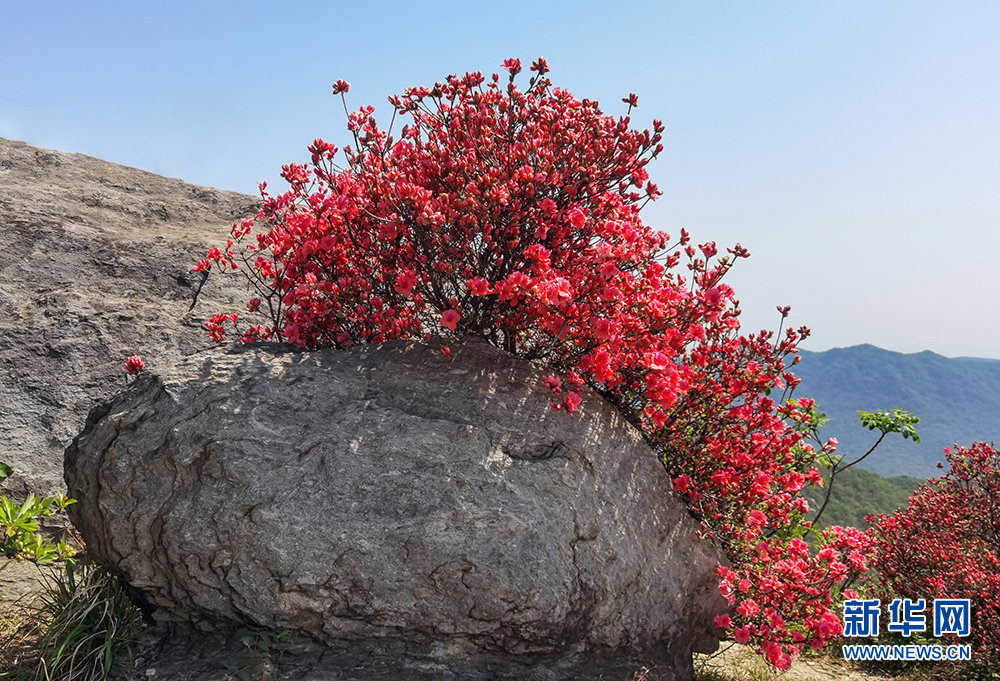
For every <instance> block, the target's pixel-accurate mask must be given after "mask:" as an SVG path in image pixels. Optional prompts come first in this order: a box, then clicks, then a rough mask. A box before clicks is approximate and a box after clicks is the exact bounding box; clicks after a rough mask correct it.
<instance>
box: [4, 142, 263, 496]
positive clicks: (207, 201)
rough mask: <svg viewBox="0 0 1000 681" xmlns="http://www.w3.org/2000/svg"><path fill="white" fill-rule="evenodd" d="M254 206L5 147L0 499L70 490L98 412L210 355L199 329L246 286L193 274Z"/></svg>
mask: <svg viewBox="0 0 1000 681" xmlns="http://www.w3.org/2000/svg"><path fill="white" fill-rule="evenodd" d="M258 205H259V200H258V199H255V198H254V197H252V196H247V195H244V194H237V193H234V192H226V191H219V190H217V189H210V188H208V187H198V186H194V185H190V184H186V183H184V182H182V181H181V180H173V179H168V178H165V177H160V176H158V175H153V174H152V173H147V172H144V171H142V170H136V169H135V168H126V167H125V166H120V165H116V164H114V163H108V162H106V161H101V160H98V159H96V158H90V157H88V156H82V155H79V154H64V153H61V152H58V151H50V150H48V149H38V148H36V147H31V146H28V145H27V144H24V143H22V142H13V141H10V140H5V139H0V235H2V237H3V238H2V239H0V461H5V462H7V463H9V464H10V465H11V466H13V468H14V472H15V475H14V476H13V477H12V478H10V479H9V480H7V481H6V483H5V485H4V488H3V493H4V494H8V495H13V496H15V497H18V496H20V497H23V496H24V495H25V494H26V493H27V492H34V493H35V494H38V495H48V494H53V493H56V492H58V491H60V490H61V489H62V487H63V480H62V459H63V452H64V450H65V449H66V447H67V446H68V445H69V443H70V442H71V441H72V438H73V436H74V435H76V434H77V433H79V432H80V429H81V428H82V427H83V424H84V422H85V420H86V417H87V413H88V412H89V411H90V410H91V408H93V407H94V405H95V404H98V403H99V402H101V401H103V400H107V399H110V398H111V397H112V396H113V395H114V394H115V393H116V392H117V391H119V390H121V388H122V387H123V383H124V376H125V373H124V371H123V369H122V365H123V363H124V362H125V359H126V358H127V357H128V355H134V354H139V355H143V357H144V358H145V359H146V362H147V366H149V367H150V368H155V367H156V366H157V364H158V363H160V362H169V361H170V360H173V359H176V358H178V357H181V356H183V355H185V354H188V353H190V352H193V351H195V350H197V349H199V348H203V347H207V346H208V345H209V341H208V337H207V334H206V333H205V331H204V329H203V328H201V324H202V323H203V322H204V321H205V320H207V319H208V317H209V316H210V315H211V314H213V313H215V312H223V311H225V312H230V311H238V310H239V307H240V303H239V302H238V301H240V300H245V294H244V293H243V289H244V285H243V283H242V282H241V281H240V280H239V277H219V276H216V275H212V276H211V277H210V278H209V280H208V282H207V283H206V284H205V286H204V288H203V289H202V291H201V294H200V296H199V297H198V303H197V305H196V306H195V307H194V309H193V310H189V308H190V307H191V303H192V300H193V298H194V294H195V290H196V289H197V287H198V285H199V283H200V281H201V275H198V274H193V273H192V272H191V267H192V266H193V265H194V263H195V262H197V260H198V258H200V257H204V253H205V251H206V250H207V249H208V248H209V247H211V246H216V245H219V244H220V243H223V244H224V243H225V239H226V237H227V236H228V234H229V229H230V227H231V225H232V223H233V221H234V220H236V219H237V218H240V217H244V216H247V215H253V214H254V213H256V211H257V207H258Z"/></svg>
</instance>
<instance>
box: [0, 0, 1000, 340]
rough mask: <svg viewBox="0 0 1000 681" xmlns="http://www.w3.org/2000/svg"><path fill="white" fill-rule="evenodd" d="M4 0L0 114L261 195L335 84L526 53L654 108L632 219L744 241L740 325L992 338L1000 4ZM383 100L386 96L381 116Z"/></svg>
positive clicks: (362, 91)
mask: <svg viewBox="0 0 1000 681" xmlns="http://www.w3.org/2000/svg"><path fill="white" fill-rule="evenodd" d="M611 7H612V4H611V3H587V2H544V3H542V2H517V1H511V2H506V3H482V4H474V3H454V2H420V3H412V2H411V3H392V2H381V3H379V2H374V3H369V4H363V3H350V4H347V3H332V2H331V3H320V2H300V3H294V4H293V3H286V4H281V3H255V2H216V3H201V2H186V1H176V2H171V3H159V2H146V3H124V2H122V3H114V2H99V1H95V2H90V3H68V2H66V3H57V2H45V1H44V0H39V1H37V2H32V3H26V2H12V1H8V0H0V34H2V35H3V41H2V42H0V64H2V66H0V137H6V138H10V139H16V140H23V141H25V142H28V143H30V144H34V145H37V146H42V147H47V148H54V149H59V150H61V151H68V152H79V153H84V154H88V155H91V156H97V157H99V158H103V159H106V160H108V161H114V162H116V163H122V164H125V165H130V166H135V167H138V168H143V169H145V170H149V171H152V172H155V173H159V174H162V175H166V176H170V177H180V178H183V179H184V180H186V181H188V182H193V183H197V184H203V185H209V186H214V187H219V188H223V189H232V190H236V191H243V192H246V193H256V186H257V183H258V182H260V181H261V180H267V181H268V183H269V185H270V186H271V187H272V188H276V187H280V186H281V181H280V180H279V179H278V173H279V171H280V167H281V165H282V164H283V163H288V162H292V161H298V162H302V161H305V160H306V159H307V158H308V154H307V152H306V151H305V148H306V146H307V145H308V144H309V142H310V141H312V139H314V138H316V137H324V138H326V139H327V140H329V141H331V142H335V143H339V144H340V145H341V146H343V144H344V143H345V142H346V140H347V133H346V130H345V127H344V124H345V120H344V113H343V110H342V109H341V108H340V102H339V99H338V98H334V97H333V96H332V94H331V89H330V86H331V84H332V83H333V81H334V80H336V79H337V78H344V79H346V80H348V81H350V82H351V84H352V89H351V92H350V95H349V104H350V105H351V106H352V107H355V108H356V107H358V106H361V105H363V104H374V105H375V106H376V109H377V113H382V114H386V113H388V112H389V107H388V105H387V104H386V103H385V98H386V96H387V95H389V94H391V93H395V92H399V91H401V90H402V89H403V88H405V87H407V86H410V85H418V84H431V83H433V82H434V81H435V80H440V79H442V78H443V77H444V76H446V75H447V74H449V73H461V72H465V71H475V70H481V71H483V72H486V73H491V72H493V71H497V70H499V67H500V62H501V61H502V60H503V59H504V58H506V57H511V56H516V57H520V58H521V59H522V60H523V61H524V62H525V63H528V62H530V61H531V60H532V59H534V58H536V57H538V56H539V55H542V56H545V57H546V58H547V59H548V60H549V62H550V64H551V65H552V73H551V76H552V79H553V81H554V83H555V84H556V85H558V86H561V87H565V88H567V89H569V90H571V91H572V92H573V93H574V94H576V95H577V96H578V97H580V98H583V97H587V98H590V99H597V100H600V101H601V102H602V103H603V104H604V109H605V111H606V112H607V113H611V114H619V113H623V109H624V106H623V105H621V104H620V98H621V97H623V96H625V95H627V94H628V93H629V92H636V93H638V94H639V104H640V105H639V109H638V110H637V111H636V112H635V114H634V115H633V120H634V121H635V122H636V124H637V125H641V126H643V127H645V126H647V125H648V124H649V122H650V121H652V119H654V118H659V119H662V120H663V121H664V123H665V124H666V133H665V143H666V150H665V152H664V153H663V154H662V155H661V156H660V158H659V159H658V160H657V161H656V162H654V163H653V164H652V165H651V166H650V174H651V177H652V179H653V181H654V182H656V183H657V184H659V186H660V187H661V189H663V190H664V191H665V195H664V196H663V197H662V199H661V200H660V201H659V202H658V203H657V204H655V205H653V206H651V207H650V208H647V209H646V211H644V216H645V219H646V221H647V222H648V223H650V224H651V225H653V226H654V227H657V228H659V229H663V230H666V231H668V232H670V233H671V234H676V233H677V230H678V229H679V228H681V227H685V228H687V229H688V230H689V231H690V232H691V233H692V235H693V237H694V238H695V239H696V240H697V241H700V242H703V241H709V240H715V241H717V242H718V243H719V244H720V245H732V244H733V243H736V242H737V241H739V242H742V243H743V245H744V246H746V247H747V248H748V249H749V250H750V252H751V253H752V257H751V258H750V259H749V260H747V261H742V262H741V263H739V267H738V268H737V269H736V270H734V272H733V273H732V275H731V279H730V284H731V285H732V286H733V287H734V288H735V289H736V291H737V293H738V297H739V298H740V300H741V301H742V307H743V309H744V316H743V319H744V328H745V329H746V330H758V329H760V328H764V327H767V328H773V327H774V326H776V324H777V321H778V316H777V313H776V312H775V310H774V308H775V306H776V305H779V304H781V305H785V304H789V305H791V306H792V308H793V309H792V316H791V321H792V323H793V324H795V325H796V326H797V325H800V324H806V325H808V326H810V327H812V329H813V337H812V338H811V339H810V340H809V341H807V343H806V344H805V345H803V347H804V348H806V349H810V350H824V349H827V348H830V347H842V346H848V345H856V344H859V343H872V344H874V345H878V346H880V347H884V348H887V349H890V350H896V351H900V352H919V351H922V350H932V351H934V352H937V353H940V354H943V355H946V356H961V355H966V356H978V357H992V358H998V359H1000V297H998V295H997V292H998V291H1000V267H997V265H996V259H997V255H998V253H1000V229H998V227H1000V126H998V122H1000V40H997V37H996V36H997V34H998V30H1000V3H995V2H980V3H975V2H948V3H942V2H933V3H932V2H914V1H909V2H875V1H868V2H849V1H843V0H840V1H838V2H824V3H809V2H801V1H798V2H792V1H787V2H785V1H773V2H708V1H706V2H687V3H669V2H661V3H642V2H636V3H632V4H629V5H627V6H625V8H624V9H617V10H612V9H611ZM384 120H385V121H386V122H388V116H386V117H385V118H384Z"/></svg>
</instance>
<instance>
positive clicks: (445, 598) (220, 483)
mask: <svg viewBox="0 0 1000 681" xmlns="http://www.w3.org/2000/svg"><path fill="white" fill-rule="evenodd" d="M552 400H553V397H552V395H551V393H549V392H548V391H547V390H546V389H544V388H543V387H541V386H540V375H539V374H538V373H537V371H535V370H534V368H533V367H531V366H530V365H529V364H528V363H526V362H525V361H523V360H520V359H517V358H514V357H512V356H511V355H509V354H507V353H504V352H502V351H500V350H497V349H495V348H493V347H492V346H490V345H488V344H485V343H482V342H470V343H468V344H465V345H464V346H461V347H453V353H452V354H451V356H444V355H443V354H442V353H441V352H440V351H439V350H438V346H437V345H436V344H435V345H432V346H428V345H423V344H414V343H406V342H395V343H386V344H384V345H379V346H365V347H359V348H356V349H351V350H347V351H311V352H300V351H291V350H284V349H281V348H278V347H274V346H256V347H253V346H251V347H246V348H242V349H234V350H229V351H225V350H212V351H209V352H204V353H200V354H197V355H194V356H191V357H188V358H185V359H182V360H180V361H177V362H176V363H173V364H171V365H168V366H163V365H161V366H160V367H159V368H158V371H157V372H156V373H155V374H148V375H147V374H143V375H140V376H139V378H138V379H137V380H136V381H135V382H134V384H133V385H132V386H131V387H130V388H129V389H128V390H127V391H126V392H125V393H123V394H121V395H119V396H118V397H117V398H115V399H114V401H112V402H110V403H108V404H105V405H103V406H101V407H98V408H96V409H95V410H94V411H93V412H92V413H91V414H90V417H89V418H88V421H87V425H86V429H85V430H84V432H83V433H81V434H80V435H79V436H78V437H77V438H76V439H75V440H74V441H73V444H72V445H71V446H70V447H69V449H68V450H67V451H66V482H67V485H68V487H69V494H70V495H71V496H73V497H75V498H77V499H78V500H79V503H78V504H76V505H74V506H71V507H70V512H71V516H72V519H73V522H74V523H75V525H76V526H77V528H78V529H79V530H80V531H81V533H82V535H83V537H84V539H85V540H86V542H87V547H88V551H89V552H90V554H91V555H92V556H93V557H94V558H95V559H96V560H97V561H98V562H100V563H103V564H105V565H108V566H110V567H113V568H114V569H116V570H118V571H120V572H121V573H122V574H124V575H125V576H126V577H127V578H128V580H129V581H130V583H131V584H132V585H133V586H134V587H136V588H137V589H139V590H141V591H142V592H143V593H144V594H145V597H146V598H147V599H148V600H149V602H150V603H152V604H153V605H155V606H156V607H157V608H158V610H157V611H156V616H157V617H158V618H160V619H164V620H186V621H189V622H193V623H196V624H197V625H198V626H200V627H202V628H204V629H211V628H218V627H225V626H227V625H233V624H235V623H241V624H254V625H259V626H264V627H267V628H271V629H276V630H281V629H289V630H292V631H296V632H301V633H305V634H308V635H311V636H313V637H315V638H317V639H319V640H322V641H325V642H327V643H329V644H331V645H337V646H341V648H343V646H345V645H347V646H350V645H351V643H352V642H357V643H359V644H363V645H368V646H370V645H371V642H372V641H375V642H383V643H384V644H385V647H386V649H387V650H392V651H393V654H395V655H404V656H406V657H411V658H413V659H423V660H431V661H433V662H434V663H436V664H443V665H445V666H446V668H447V669H448V670H451V671H449V672H448V673H449V674H452V675H454V674H456V673H457V674H459V676H462V674H463V673H464V672H461V670H463V669H464V670H468V669H471V668H477V667H476V666H477V665H484V664H486V665H493V668H494V669H500V670H501V671H502V670H503V669H504V668H507V667H504V664H505V663H508V662H510V663H514V662H517V663H518V664H522V665H523V664H525V663H531V664H535V663H537V664H539V665H542V667H539V668H544V669H546V670H548V671H547V672H546V673H547V674H549V676H544V677H543V676H538V678H572V679H583V678H596V677H597V676H598V675H600V674H602V673H606V674H609V676H605V677H604V678H631V674H630V673H627V672H628V671H629V670H631V671H634V670H636V669H638V667H639V666H641V665H651V666H654V667H655V668H656V669H657V670H658V674H659V676H660V678H665V679H671V678H687V677H688V676H690V673H691V652H692V650H695V651H710V650H714V649H715V647H716V644H717V640H716V635H715V632H716V631H717V629H716V627H715V623H714V621H713V620H714V617H715V616H716V615H718V614H720V613H722V612H724V611H725V610H726V608H727V606H726V603H725V601H724V600H723V599H722V598H721V597H720V596H719V594H718V590H717V578H716V570H715V568H716V567H717V565H718V564H719V562H720V561H722V560H723V558H722V557H721V556H720V555H719V554H718V553H717V552H716V551H714V550H713V549H711V547H709V546H708V545H707V544H706V543H704V542H703V541H700V540H699V539H698V538H697V537H696V530H697V526H696V524H695V523H694V521H693V520H692V519H691V518H690V516H689V515H688V513H687V512H686V510H685V508H684V506H683V505H682V504H681V503H680V502H679V501H678V500H677V499H676V498H675V497H674V496H673V493H672V490H671V483H670V479H669V477H668V476H667V475H666V472H665V471H664V469H663V466H662V465H661V464H660V462H659V461H658V460H657V458H656V456H655V455H654V453H653V452H652V451H651V450H650V449H649V448H648V447H647V446H646V445H645V444H644V443H643V441H642V439H641V437H640V435H639V434H638V432H637V431H636V430H635V429H634V428H632V427H631V426H630V425H628V424H627V423H625V422H624V420H623V419H622V417H621V416H620V415H619V414H618V412H617V411H616V410H615V409H614V408H613V407H611V406H610V405H609V404H608V403H607V402H605V401H604V400H602V399H601V398H600V397H599V396H597V395H596V394H595V393H590V392H587V393H585V394H584V401H583V404H582V407H581V412H580V413H578V414H574V415H569V414H566V413H565V412H555V411H553V410H552V409H550V408H549V405H550V403H551V402H552ZM470 665H471V667H470ZM497 665H499V666H497ZM553 669H562V670H564V672H565V674H566V675H567V676H558V674H557V675H556V676H552V675H551V674H553V673H555V672H552V670H553ZM588 670H589V671H588ZM522 672H523V669H522ZM491 673H492V672H491ZM496 673H497V674H500V675H501V676H502V675H503V674H502V673H501V672H496ZM540 673H541V672H539V674H540ZM560 673H563V672H560ZM588 674H589V675H590V676H588ZM444 676H447V674H445V675H444ZM442 678H444V677H442ZM463 678H465V677H463ZM469 678H471V677H469ZM650 678H651V677H650Z"/></svg>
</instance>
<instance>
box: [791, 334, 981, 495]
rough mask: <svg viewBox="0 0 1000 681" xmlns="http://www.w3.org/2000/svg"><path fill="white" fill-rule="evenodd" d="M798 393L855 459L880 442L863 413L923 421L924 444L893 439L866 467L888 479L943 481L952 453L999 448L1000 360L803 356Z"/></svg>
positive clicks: (866, 353) (865, 353) (864, 353)
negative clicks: (979, 444)
mask: <svg viewBox="0 0 1000 681" xmlns="http://www.w3.org/2000/svg"><path fill="white" fill-rule="evenodd" d="M795 373H796V375H798V376H799V377H801V378H802V385H801V386H800V387H799V389H798V391H797V394H799V395H808V396H809V397H812V398H813V399H815V400H816V401H817V402H819V406H820V409H821V410H822V411H824V412H825V413H826V414H827V415H829V416H830V423H829V425H828V426H827V428H826V430H825V431H824V435H825V437H836V438H837V439H838V440H839V441H840V449H839V451H840V453H842V454H844V455H846V456H849V457H851V458H856V457H857V456H859V455H860V454H863V453H864V452H866V451H867V450H868V448H869V447H870V446H871V445H872V444H873V443H874V442H875V440H876V439H877V437H876V434H875V433H872V432H869V431H868V430H865V429H863V428H862V427H861V425H860V424H859V423H858V410H863V411H874V410H875V409H892V408H894V407H900V408H902V409H906V410H908V411H910V412H912V413H914V414H916V415H917V416H919V417H920V419H921V423H920V425H918V426H917V432H918V433H920V437H921V439H922V443H921V444H919V445H918V444H916V443H914V442H912V441H910V440H903V439H902V438H901V437H899V436H892V437H888V438H886V440H885V441H884V442H883V443H882V445H881V446H880V447H879V448H878V450H876V452H875V453H874V454H872V455H871V456H870V457H869V458H868V459H866V460H865V461H864V462H862V463H861V464H859V466H860V467H862V468H866V469H868V470H870V471H875V472H876V473H880V474H882V475H886V476H894V475H911V476H914V477H917V478H927V477H930V476H935V475H938V474H940V471H939V470H938V469H937V468H935V465H934V464H935V463H936V462H938V461H943V460H944V454H943V453H942V452H943V450H944V448H945V447H950V446H951V445H954V444H956V443H957V444H960V445H965V446H969V445H971V444H972V442H973V441H984V442H990V441H994V440H996V441H998V442H1000V361H998V360H994V359H973V358H968V357H960V358H957V359H948V358H947V357H942V356H941V355H936V354H934V353H933V352H921V353H918V354H913V355H904V354H900V353H898V352H890V351H888V350H882V349H880V348H876V347H874V346H872V345H858V346H855V347H852V348H836V349H833V350H828V351H826V352H803V353H802V361H801V362H800V364H799V365H798V366H796V368H795Z"/></svg>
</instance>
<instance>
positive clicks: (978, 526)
mask: <svg viewBox="0 0 1000 681" xmlns="http://www.w3.org/2000/svg"><path fill="white" fill-rule="evenodd" d="M945 454H946V456H947V459H948V463H949V464H950V468H949V470H948V472H947V473H946V474H945V475H943V476H942V477H940V478H936V479H932V480H929V481H928V483H927V484H926V485H922V486H921V487H920V488H919V489H918V490H917V491H916V493H915V494H914V495H913V496H912V497H911V498H910V504H909V506H908V507H907V508H905V509H900V510H897V511H896V512H895V513H894V514H893V515H891V516H885V515H879V516H877V517H874V518H873V517H871V516H869V518H867V520H868V522H873V523H874V525H873V527H872V528H871V530H870V531H869V533H870V535H871V539H872V548H873V550H874V552H875V559H874V567H875V569H876V570H877V571H878V573H879V576H880V585H879V587H880V589H881V590H882V592H883V593H882V595H883V597H888V598H908V599H910V600H919V599H921V598H922V599H925V601H926V603H927V604H928V607H930V604H931V603H932V602H933V600H934V599H935V598H968V599H969V601H970V604H971V606H972V622H971V633H970V636H969V638H967V639H952V640H950V641H948V643H970V644H972V646H973V648H974V657H973V659H974V661H975V662H976V663H977V664H993V665H1000V503H998V500H1000V451H997V450H996V449H995V448H994V447H993V446H992V445H987V444H984V443H976V444H974V445H972V446H971V447H969V448H965V447H955V448H954V449H950V448H948V449H945Z"/></svg>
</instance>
